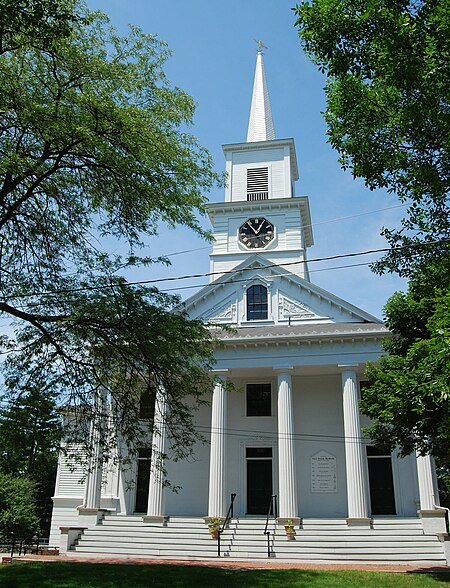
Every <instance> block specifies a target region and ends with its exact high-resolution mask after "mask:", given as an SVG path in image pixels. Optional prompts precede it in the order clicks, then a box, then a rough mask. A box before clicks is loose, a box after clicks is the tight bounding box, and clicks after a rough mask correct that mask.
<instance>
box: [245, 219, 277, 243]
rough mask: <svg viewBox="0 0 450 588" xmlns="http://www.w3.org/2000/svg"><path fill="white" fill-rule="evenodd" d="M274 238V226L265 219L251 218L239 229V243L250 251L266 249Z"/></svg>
mask: <svg viewBox="0 0 450 588" xmlns="http://www.w3.org/2000/svg"><path fill="white" fill-rule="evenodd" d="M273 238H274V230H273V224H272V223H269V221H268V220H266V219H265V218H249V219H248V220H247V221H245V223H244V224H243V225H242V226H241V228H240V229H239V241H240V242H241V243H243V244H244V245H245V246H246V247H248V248H249V249H260V248H261V247H265V246H266V245H268V244H269V243H270V242H271V241H272V239H273Z"/></svg>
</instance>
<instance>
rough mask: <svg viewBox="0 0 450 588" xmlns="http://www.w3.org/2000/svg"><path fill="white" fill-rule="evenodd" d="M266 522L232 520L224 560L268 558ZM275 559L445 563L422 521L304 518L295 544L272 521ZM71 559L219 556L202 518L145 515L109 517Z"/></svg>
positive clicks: (223, 546)
mask: <svg viewBox="0 0 450 588" xmlns="http://www.w3.org/2000/svg"><path fill="white" fill-rule="evenodd" d="M264 526H265V519H262V518H261V519H259V518H242V519H239V518H233V519H232V520H231V522H230V525H229V528H228V529H226V530H225V531H224V533H223V534H222V536H221V556H222V557H227V558H232V559H267V553H268V544H267V536H266V535H264V533H263V531H264ZM268 530H269V531H270V536H269V548H270V553H271V557H272V558H276V559H278V560H287V561H292V562H298V563H302V562H304V563H373V564H403V565H408V564H410V565H416V566H417V565H421V566H430V565H433V566H443V565H446V560H445V555H444V548H443V544H442V543H440V542H439V541H438V539H437V537H435V536H433V535H424V534H423V530H422V525H421V522H420V520H419V519H407V518H405V519H402V518H395V519H394V518H391V519H375V520H374V525H373V528H372V529H360V528H355V527H352V528H349V527H347V524H346V521H345V520H332V519H329V520H324V519H305V520H304V521H303V526H302V528H301V529H297V531H296V532H297V534H296V538H295V541H288V540H287V538H286V535H285V532H284V528H283V527H282V526H277V525H276V523H275V521H273V520H271V521H270V523H269V528H268ZM69 554H70V556H72V557H78V556H80V557H89V556H91V557H102V556H104V557H128V558H158V559H193V560H195V559H205V558H206V559H209V558H217V541H216V540H213V539H211V537H210V534H209V531H208V528H207V526H206V524H205V522H204V520H203V519H202V518H193V517H171V518H170V521H169V523H168V525H167V527H163V526H161V525H155V524H149V523H146V522H145V523H144V522H143V521H142V518H141V517H137V516H122V515H107V516H106V517H105V519H104V520H103V521H102V522H101V523H100V524H99V525H96V526H94V527H91V528H89V529H87V530H86V531H85V532H84V534H83V535H82V536H81V538H80V539H79V541H78V542H77V544H76V545H75V548H74V549H73V550H72V551H70V552H69Z"/></svg>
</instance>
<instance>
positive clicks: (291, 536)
mask: <svg viewBox="0 0 450 588" xmlns="http://www.w3.org/2000/svg"><path fill="white" fill-rule="evenodd" d="M286 539H287V540H288V541H295V531H294V532H293V533H286Z"/></svg>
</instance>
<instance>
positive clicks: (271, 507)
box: [264, 494, 277, 557]
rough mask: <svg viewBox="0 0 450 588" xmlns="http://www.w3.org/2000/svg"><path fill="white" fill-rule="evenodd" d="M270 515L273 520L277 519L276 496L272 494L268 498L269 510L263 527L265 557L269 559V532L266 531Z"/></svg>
mask: <svg viewBox="0 0 450 588" xmlns="http://www.w3.org/2000/svg"><path fill="white" fill-rule="evenodd" d="M271 514H272V515H273V517H274V518H275V519H276V518H277V495H276V494H272V496H271V497H270V502H269V510H268V511H267V517H266V526H265V527H264V535H267V557H270V531H268V530H267V527H268V526H269V517H270V515H271Z"/></svg>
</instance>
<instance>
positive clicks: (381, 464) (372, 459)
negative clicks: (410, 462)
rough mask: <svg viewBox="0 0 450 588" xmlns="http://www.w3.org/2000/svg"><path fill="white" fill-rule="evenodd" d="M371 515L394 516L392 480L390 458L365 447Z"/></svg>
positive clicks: (375, 449) (374, 449)
mask: <svg viewBox="0 0 450 588" xmlns="http://www.w3.org/2000/svg"><path fill="white" fill-rule="evenodd" d="M367 462H368V467H369V485H370V504H371V511H372V515H395V514H396V508H395V492H394V479H393V476H392V462H391V456H390V455H386V454H385V453H383V452H381V451H379V450H378V449H377V448H376V447H370V446H368V447H367Z"/></svg>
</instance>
